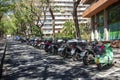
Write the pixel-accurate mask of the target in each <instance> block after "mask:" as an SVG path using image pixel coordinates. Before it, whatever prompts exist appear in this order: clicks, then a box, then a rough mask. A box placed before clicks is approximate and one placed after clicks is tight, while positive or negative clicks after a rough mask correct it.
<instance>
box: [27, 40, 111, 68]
mask: <svg viewBox="0 0 120 80" xmlns="http://www.w3.org/2000/svg"><path fill="white" fill-rule="evenodd" d="M27 44H28V45H31V46H33V47H36V48H39V49H44V50H45V52H47V53H49V54H58V55H60V56H62V57H63V58H72V59H73V60H81V61H83V64H84V65H90V64H96V65H97V69H98V70H102V69H103V68H104V67H105V66H110V65H112V64H113V50H112V47H111V46H110V44H109V43H108V44H103V43H101V42H98V41H93V42H90V43H88V42H87V41H85V40H77V39H71V40H63V39H60V40H54V41H53V40H39V39H32V40H27Z"/></svg>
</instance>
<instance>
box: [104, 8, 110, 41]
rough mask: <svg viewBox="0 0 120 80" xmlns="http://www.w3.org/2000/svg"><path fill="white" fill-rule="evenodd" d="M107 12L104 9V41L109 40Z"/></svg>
mask: <svg viewBox="0 0 120 80" xmlns="http://www.w3.org/2000/svg"><path fill="white" fill-rule="evenodd" d="M108 34H109V33H108V17H107V10H106V9H104V40H105V41H108V40H109V35H108Z"/></svg>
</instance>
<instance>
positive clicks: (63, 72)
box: [3, 40, 120, 80]
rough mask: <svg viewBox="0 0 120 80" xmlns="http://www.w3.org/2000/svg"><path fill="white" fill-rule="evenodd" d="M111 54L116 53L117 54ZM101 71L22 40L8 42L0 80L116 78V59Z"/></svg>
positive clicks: (118, 68)
mask: <svg viewBox="0 0 120 80" xmlns="http://www.w3.org/2000/svg"><path fill="white" fill-rule="evenodd" d="M115 55H120V54H119V53H118V54H117V53H116V54H115ZM115 61H116V62H117V63H116V65H113V66H111V67H109V68H106V69H104V70H102V71H98V70H97V69H96V65H95V64H91V65H89V66H85V65H83V63H82V61H72V60H71V59H63V58H62V57H60V56H59V55H51V54H47V53H46V52H44V50H40V49H35V48H34V47H32V46H29V45H26V43H20V42H17V41H12V40H11V41H9V42H8V46H7V52H6V56H5V61H4V69H3V70H4V71H3V80H120V66H119V61H120V58H117V59H115Z"/></svg>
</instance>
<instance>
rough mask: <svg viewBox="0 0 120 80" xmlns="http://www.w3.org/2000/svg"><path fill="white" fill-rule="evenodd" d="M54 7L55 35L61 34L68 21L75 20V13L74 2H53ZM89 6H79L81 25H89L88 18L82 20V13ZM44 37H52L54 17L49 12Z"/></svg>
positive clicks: (53, 0) (63, 0)
mask: <svg viewBox="0 0 120 80" xmlns="http://www.w3.org/2000/svg"><path fill="white" fill-rule="evenodd" d="M51 1H52V7H53V8H54V9H53V10H55V11H54V15H55V33H60V32H61V29H62V27H63V24H64V23H65V21H67V20H71V19H73V17H72V11H73V0H51ZM87 6H88V5H82V4H81V3H80V4H79V7H78V20H79V23H80V22H82V23H87V18H82V13H83V11H84V10H85V9H86V7H87ZM42 30H43V34H44V37H47V36H49V37H50V36H52V35H53V29H52V17H51V14H50V13H49V11H48V12H47V13H46V22H45V24H44V26H43V27H42Z"/></svg>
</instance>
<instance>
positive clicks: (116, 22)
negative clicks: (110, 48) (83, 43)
mask: <svg viewBox="0 0 120 80" xmlns="http://www.w3.org/2000/svg"><path fill="white" fill-rule="evenodd" d="M82 3H83V4H89V5H90V6H89V7H88V8H87V9H86V10H85V11H84V12H83V15H82V16H83V17H84V18H91V40H92V41H94V39H97V40H100V41H110V40H120V0H82Z"/></svg>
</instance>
